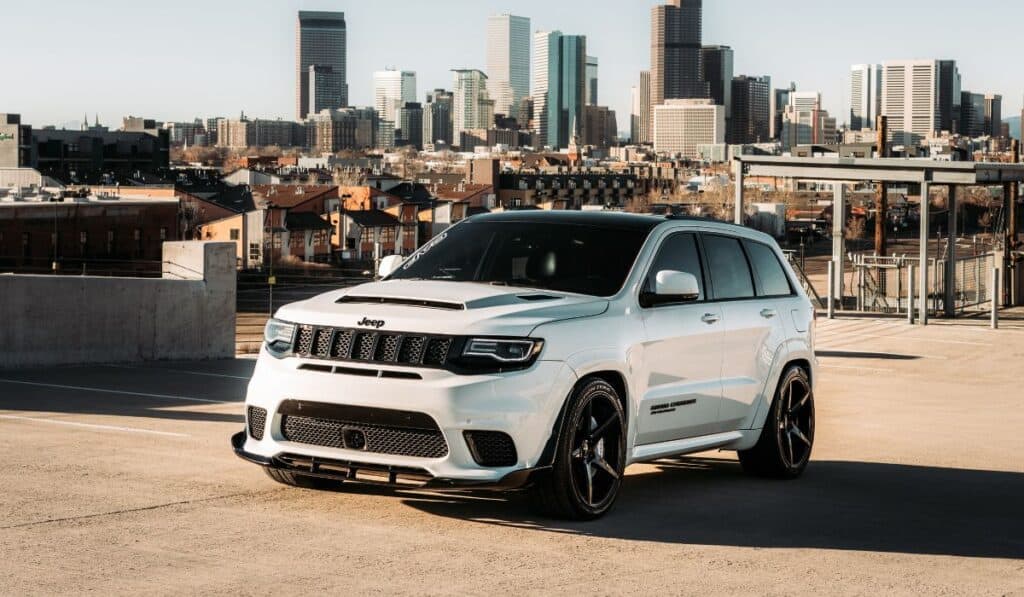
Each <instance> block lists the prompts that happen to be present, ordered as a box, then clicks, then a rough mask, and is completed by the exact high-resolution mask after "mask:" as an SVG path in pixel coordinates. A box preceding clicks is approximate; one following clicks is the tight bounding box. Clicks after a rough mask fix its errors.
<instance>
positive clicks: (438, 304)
mask: <svg viewBox="0 0 1024 597" xmlns="http://www.w3.org/2000/svg"><path fill="white" fill-rule="evenodd" d="M335 302H336V303H337V304H339V305H341V304H354V305H399V306H402V307H422V308H424V309H444V310H445V311H464V310H465V309H466V305H464V304H463V303H449V302H445V301H431V300H423V299H410V298H395V297H390V296H351V295H346V296H343V297H341V298H340V299H338V300H337V301H335Z"/></svg>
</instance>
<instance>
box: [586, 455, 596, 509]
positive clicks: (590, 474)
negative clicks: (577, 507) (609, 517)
mask: <svg viewBox="0 0 1024 597" xmlns="http://www.w3.org/2000/svg"><path fill="white" fill-rule="evenodd" d="M584 477H586V479H587V503H588V504H590V505H591V506H593V505H594V468H593V466H592V465H591V464H590V463H589V462H588V463H586V475H584Z"/></svg>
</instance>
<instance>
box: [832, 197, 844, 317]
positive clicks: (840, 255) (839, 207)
mask: <svg viewBox="0 0 1024 597" xmlns="http://www.w3.org/2000/svg"><path fill="white" fill-rule="evenodd" d="M845 224H846V186H845V185H844V184H843V183H841V182H838V181H837V182H836V183H835V194H834V198H833V200H832V261H833V263H834V264H835V265H834V267H835V270H834V271H835V276H834V278H833V284H834V286H833V287H832V296H833V297H835V300H836V304H838V305H839V306H840V307H842V305H843V281H844V279H845V275H844V273H843V270H844V267H843V266H844V265H845V263H846V230H845V228H846V226H845Z"/></svg>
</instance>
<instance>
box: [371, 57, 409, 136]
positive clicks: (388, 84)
mask: <svg viewBox="0 0 1024 597" xmlns="http://www.w3.org/2000/svg"><path fill="white" fill-rule="evenodd" d="M415 101H416V73H415V72H412V71H407V70H403V71H399V70H395V69H387V70H381V71H377V72H375V73H373V107H374V108H376V109H377V113H378V114H379V115H380V119H381V120H382V121H385V120H386V121H390V122H391V123H392V124H395V123H397V119H398V109H399V108H401V107H402V106H404V105H405V104H408V103H413V102H415ZM395 128H397V126H396V127H395Z"/></svg>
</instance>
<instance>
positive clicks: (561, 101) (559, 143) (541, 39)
mask: <svg viewBox="0 0 1024 597" xmlns="http://www.w3.org/2000/svg"><path fill="white" fill-rule="evenodd" d="M533 41H534V49H533V59H534V64H533V76H534V84H533V98H534V121H535V129H534V130H535V132H536V133H537V134H538V135H539V137H540V142H541V143H542V144H544V145H547V146H550V147H552V148H554V149H561V148H566V147H568V146H569V143H570V142H571V141H572V140H573V139H574V138H575V137H578V136H580V133H581V131H582V127H583V106H584V105H585V101H584V100H585V97H584V96H585V95H586V64H587V38H586V37H585V36H582V35H563V34H562V32H561V31H538V32H537V33H536V34H534V38H533Z"/></svg>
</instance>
